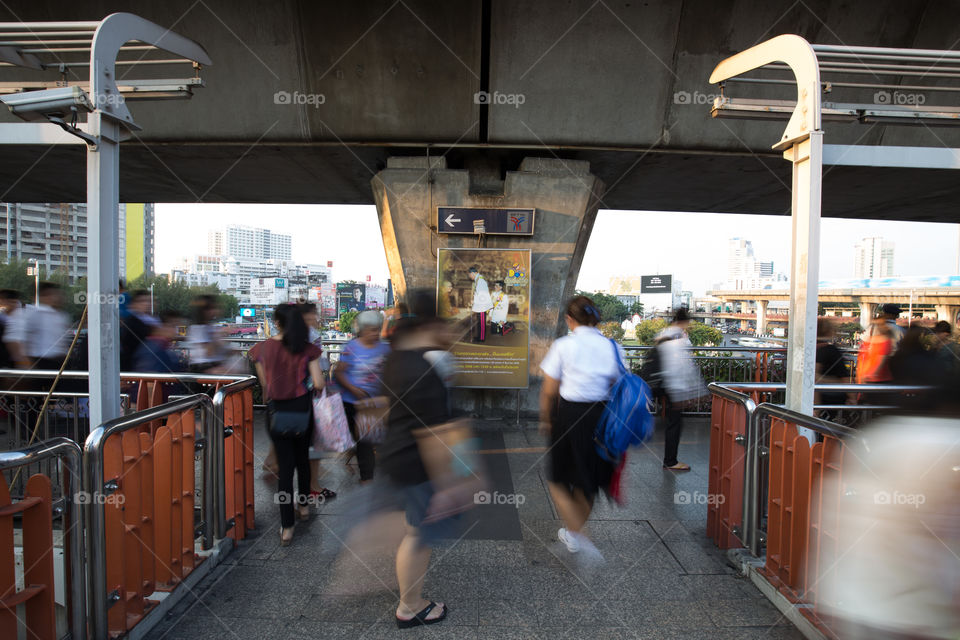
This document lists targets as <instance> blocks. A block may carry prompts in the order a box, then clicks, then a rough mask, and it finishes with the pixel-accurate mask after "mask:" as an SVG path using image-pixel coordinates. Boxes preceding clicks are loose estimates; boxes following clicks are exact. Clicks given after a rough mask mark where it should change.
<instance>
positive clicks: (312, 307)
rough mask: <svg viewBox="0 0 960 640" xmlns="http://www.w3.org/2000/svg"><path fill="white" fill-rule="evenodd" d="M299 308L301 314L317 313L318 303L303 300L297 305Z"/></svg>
mask: <svg viewBox="0 0 960 640" xmlns="http://www.w3.org/2000/svg"><path fill="white" fill-rule="evenodd" d="M297 309H299V310H300V315H303V316H305V315H307V314H308V313H316V312H317V305H316V303H313V302H301V303H300V304H298V305H297Z"/></svg>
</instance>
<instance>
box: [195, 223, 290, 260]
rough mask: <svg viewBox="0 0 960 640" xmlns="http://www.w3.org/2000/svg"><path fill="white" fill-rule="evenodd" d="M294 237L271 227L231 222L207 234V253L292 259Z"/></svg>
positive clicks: (252, 257) (234, 256) (266, 258)
mask: <svg viewBox="0 0 960 640" xmlns="http://www.w3.org/2000/svg"><path fill="white" fill-rule="evenodd" d="M291 244H292V237H291V236H289V235H287V234H285V233H276V232H273V231H271V230H270V229H262V228H258V227H248V226H244V225H238V224H231V225H227V226H226V227H224V228H223V229H218V230H216V231H210V232H209V233H208V235H207V253H209V254H211V255H215V256H229V257H231V258H238V259H243V258H248V259H254V260H290V257H291Z"/></svg>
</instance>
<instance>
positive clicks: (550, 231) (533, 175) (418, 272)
mask: <svg viewBox="0 0 960 640" xmlns="http://www.w3.org/2000/svg"><path fill="white" fill-rule="evenodd" d="M474 160H478V159H477V158H475V159H474ZM479 160H480V161H478V162H471V163H469V166H470V167H471V169H470V170H466V169H448V168H447V165H446V159H445V158H443V157H438V158H430V159H429V161H428V159H427V157H425V156H418V157H395V158H389V159H388V160H387V166H386V168H385V169H383V170H381V171H380V172H379V173H378V174H377V175H376V176H374V178H373V179H372V180H371V187H372V189H373V196H374V201H375V202H376V205H377V214H378V216H379V218H380V230H381V233H382V234H383V245H384V250H385V251H386V257H387V265H388V267H389V269H390V277H391V279H392V281H393V286H394V290H395V291H396V294H397V297H398V298H400V299H402V297H403V295H404V294H405V292H406V291H408V290H411V289H415V288H428V289H435V288H436V285H437V282H436V278H437V254H436V250H437V248H438V247H476V246H477V237H476V236H472V235H446V234H438V233H437V232H436V229H435V226H436V222H437V213H436V212H437V207H438V206H455V207H495V208H506V207H527V208H529V207H533V208H535V209H536V218H535V220H534V235H533V236H532V237H530V236H486V237H485V243H486V244H485V246H486V247H487V248H490V249H495V248H503V249H507V248H517V249H530V250H531V251H532V257H531V279H532V280H531V286H532V290H531V305H530V306H531V310H530V311H531V313H530V320H531V326H530V388H529V389H528V390H527V391H526V392H523V391H521V395H520V398H519V400H520V406H521V407H522V408H523V409H524V410H525V411H536V410H537V408H538V405H537V401H538V394H539V390H540V384H539V379H540V361H541V360H542V359H543V357H544V355H546V352H547V349H548V348H549V346H550V344H551V343H552V342H553V341H554V340H555V339H556V338H557V337H558V336H560V335H564V334H566V331H567V328H566V324H565V323H564V321H563V307H564V305H565V303H566V301H567V299H568V298H570V297H571V296H572V295H573V291H574V287H575V286H576V283H577V276H578V274H579V272H580V264H581V262H582V260H583V254H584V251H585V250H586V247H587V241H588V240H589V239H590V232H591V231H592V229H593V223H594V220H595V219H596V215H597V209H598V207H599V205H600V197H601V195H602V194H603V190H604V185H603V183H602V182H601V181H600V180H599V179H598V178H596V177H595V176H593V175H592V174H591V173H590V166H589V163H587V162H583V161H573V160H559V159H555V158H525V159H524V160H523V161H522V162H521V164H520V167H519V170H518V171H508V172H507V173H506V176H505V179H503V180H500V173H499V169H498V168H496V167H494V169H495V170H494V171H490V170H489V167H488V166H487V165H488V164H489V163H484V162H482V160H483V158H482V157H481V158H479ZM428 162H429V164H428ZM455 400H457V402H458V404H459V407H460V408H462V409H466V410H470V409H472V410H474V411H476V412H479V411H481V410H484V409H488V410H493V411H502V410H508V411H515V410H516V409H517V402H518V397H517V393H516V392H515V391H513V390H502V391H500V390H492V391H487V390H463V391H462V392H459V393H458V394H457V398H455ZM493 411H491V412H493Z"/></svg>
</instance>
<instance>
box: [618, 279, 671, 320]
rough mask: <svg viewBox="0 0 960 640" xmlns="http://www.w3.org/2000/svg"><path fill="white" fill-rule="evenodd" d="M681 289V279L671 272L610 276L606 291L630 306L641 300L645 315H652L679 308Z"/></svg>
mask: <svg viewBox="0 0 960 640" xmlns="http://www.w3.org/2000/svg"><path fill="white" fill-rule="evenodd" d="M680 289H681V287H680V281H679V280H677V279H676V278H674V277H673V275H671V274H657V275H650V276H614V277H612V278H610V287H609V291H607V292H606V293H609V294H610V295H613V296H616V297H617V299H618V300H620V302H622V303H624V304H626V305H627V306H628V307H629V306H630V305H632V304H633V303H634V302H639V303H640V304H642V305H643V313H644V315H650V314H653V313H656V312H669V311H672V310H674V309H677V308H679V307H680V305H681V299H680ZM628 301H629V304H628Z"/></svg>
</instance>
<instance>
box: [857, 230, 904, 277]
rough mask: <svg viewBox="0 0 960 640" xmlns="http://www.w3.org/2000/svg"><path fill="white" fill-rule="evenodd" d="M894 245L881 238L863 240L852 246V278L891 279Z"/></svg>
mask: <svg viewBox="0 0 960 640" xmlns="http://www.w3.org/2000/svg"><path fill="white" fill-rule="evenodd" d="M893 249H894V244H893V243H892V242H889V241H887V240H884V239H883V238H864V239H863V240H861V241H860V242H858V243H857V244H856V245H854V248H853V251H854V262H853V277H854V278H857V279H859V278H891V277H893Z"/></svg>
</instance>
